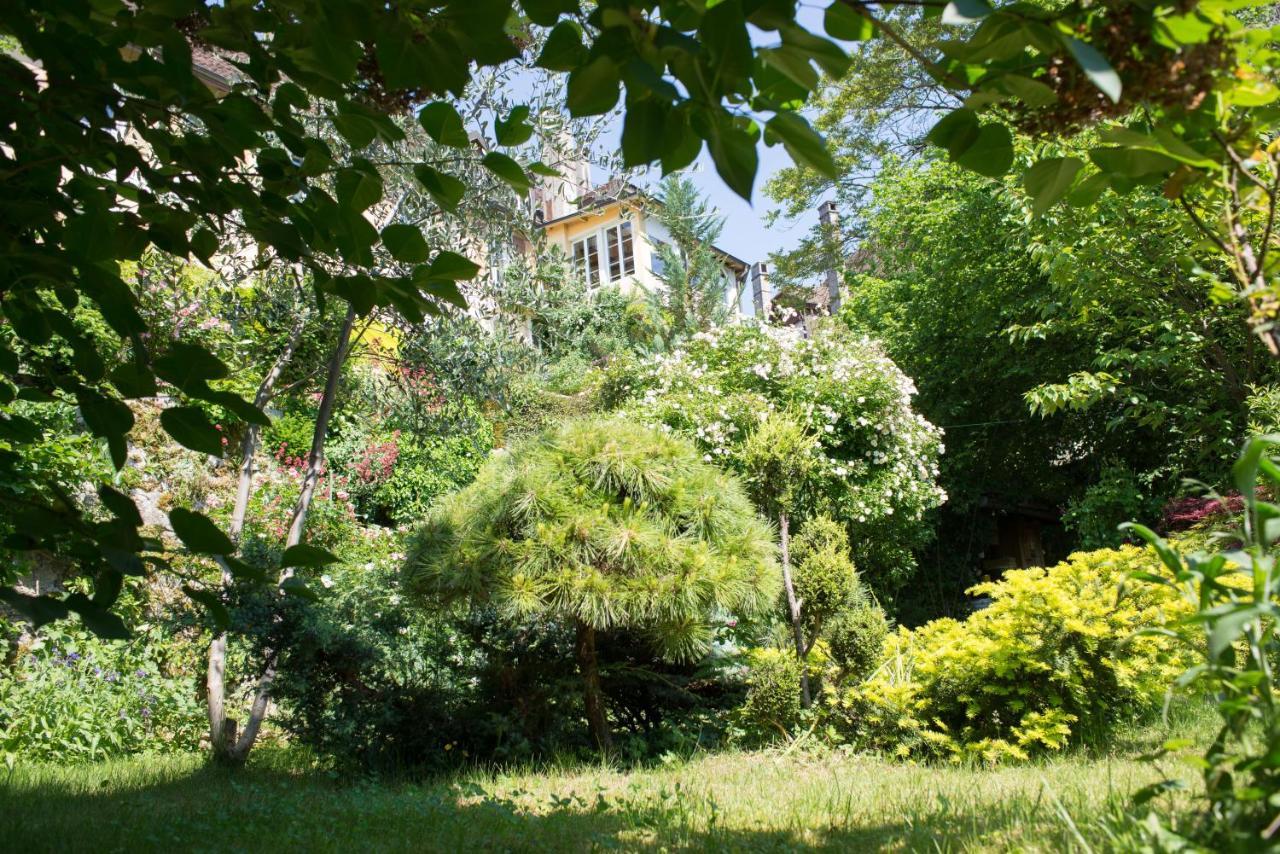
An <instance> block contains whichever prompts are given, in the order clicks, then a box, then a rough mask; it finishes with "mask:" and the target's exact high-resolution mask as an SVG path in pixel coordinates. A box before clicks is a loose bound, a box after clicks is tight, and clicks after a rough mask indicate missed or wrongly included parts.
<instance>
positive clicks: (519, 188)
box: [480, 151, 533, 196]
mask: <svg viewBox="0 0 1280 854" xmlns="http://www.w3.org/2000/svg"><path fill="white" fill-rule="evenodd" d="M480 162H481V163H483V164H484V168H486V169H488V170H489V171H490V172H492V173H493V174H495V175H497V176H498V177H499V178H501V179H502V180H503V181H506V182H507V183H508V184H509V185H510V186H511V189H513V190H515V191H516V193H517V194H519V195H522V196H523V195H524V194H526V193H528V192H529V190H530V189H531V188H532V187H533V183H532V182H531V181H530V180H529V176H528V175H526V174H525V171H524V169H523V168H522V167H521V166H520V164H519V163H517V162H516V161H514V160H512V159H511V158H510V157H508V156H507V155H505V154H503V153H501V152H499V151H490V152H489V153H488V154H486V155H485V156H484V159H483V160H481V161H480Z"/></svg>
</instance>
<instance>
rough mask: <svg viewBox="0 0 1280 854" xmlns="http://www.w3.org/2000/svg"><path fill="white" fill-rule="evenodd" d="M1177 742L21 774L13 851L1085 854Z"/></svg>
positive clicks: (10, 818)
mask: <svg viewBox="0 0 1280 854" xmlns="http://www.w3.org/2000/svg"><path fill="white" fill-rule="evenodd" d="M1207 725H1208V719H1207V718H1202V719H1198V720H1197V722H1196V727H1197V728H1198V729H1199V730H1201V731H1203V730H1204V729H1205V728H1206V727H1207ZM1179 729H1181V730H1182V731H1184V732H1185V726H1181V727H1179ZM1168 735H1169V734H1168V732H1167V731H1166V730H1165V729H1164V728H1163V727H1159V726H1150V727H1146V728H1144V729H1142V730H1141V731H1134V732H1131V733H1127V734H1124V735H1122V736H1120V737H1117V739H1116V741H1115V742H1114V744H1115V752H1108V751H1106V750H1094V751H1092V752H1088V753H1086V752H1074V753H1069V754H1065V755H1062V756H1058V757H1055V758H1053V759H1050V760H1046V761H1043V762H1039V763H1032V764H1025V765H1017V766H1003V767H997V768H984V767H968V768H966V767H946V766H930V765H907V764H902V763H898V762H894V761H891V760H885V759H880V758H876V757H870V756H858V755H852V756H843V755H841V754H838V753H832V752H821V753H804V752H803V751H792V752H790V753H786V752H784V751H758V752H731V753H720V754H712V755H702V756H698V757H693V758H691V759H687V760H679V761H672V762H669V763H666V764H662V765H659V766H656V767H651V768H642V769H634V770H630V771H626V770H619V769H616V768H611V767H608V766H605V765H582V764H576V765H575V764H566V765H560V766H555V765H551V766H542V767H539V768H525V769H508V770H472V771H469V772H465V773H460V774H456V775H453V776H451V777H448V778H441V779H437V780H431V781H424V782H409V781H387V780H362V781H353V780H343V779H338V778H336V777H332V776H330V775H328V774H326V773H325V772H323V771H320V770H316V769H314V768H311V767H308V763H306V762H305V761H303V760H302V759H301V758H300V755H299V754H297V753H291V752H288V751H283V752H281V751H275V752H272V751H267V750H264V751H261V752H260V753H259V754H258V755H257V757H256V758H255V761H254V762H253V763H251V765H250V766H249V767H248V768H246V769H244V770H243V771H241V772H238V773H233V772H229V771H227V770H225V769H219V768H212V767H209V766H207V765H206V764H205V763H204V760H203V758H202V757H200V756H196V755H180V756H155V757H138V758H134V759H128V760H121V761H115V762H108V763H101V764H96V765H87V766H80V767H73V768H56V767H52V766H22V765H19V766H18V767H16V768H15V769H14V770H13V771H12V772H11V773H9V774H8V776H7V778H5V783H4V785H3V786H2V787H0V839H3V840H4V842H5V848H6V849H7V850H11V851H24V852H26V851H31V852H34V851H46V850H58V851H95V852H96V851H116V850H130V851H137V850H166V851H168V850H195V851H214V850H217V851H262V850H276V851H278V850H315V851H350V850H385V851H475V850H481V851H592V850H652V849H668V850H672V849H675V850H698V851H733V850H749V851H785V850H793V849H798V848H817V849H828V850H877V849H889V850H913V851H924V850H927V851H939V850H941V851H951V850H999V849H1018V850H1036V851H1063V850H1073V849H1074V850H1083V849H1085V847H1086V846H1088V847H1090V848H1102V847H1106V843H1107V840H1108V834H1109V832H1110V831H1111V828H1112V827H1114V821H1113V819H1114V817H1115V816H1116V815H1118V813H1119V811H1120V810H1121V809H1122V807H1123V805H1124V803H1125V802H1126V798H1127V795H1128V794H1129V793H1130V792H1132V791H1133V790H1135V789H1136V788H1138V787H1140V786H1142V785H1145V784H1147V783H1149V782H1152V781H1154V780H1155V779H1157V778H1158V777H1159V772H1158V771H1157V770H1156V769H1154V768H1152V767H1151V766H1150V765H1149V764H1147V763H1145V762H1143V761H1141V760H1140V759H1138V758H1137V753H1138V752H1140V750H1141V749H1142V748H1144V747H1145V746H1151V745H1154V744H1157V743H1159V742H1160V741H1162V740H1163V739H1164V738H1166V737H1168ZM1183 773H1184V776H1187V777H1188V782H1189V783H1192V784H1194V780H1192V779H1190V778H1191V776H1192V774H1193V772H1191V771H1190V770H1185V771H1184V772H1183Z"/></svg>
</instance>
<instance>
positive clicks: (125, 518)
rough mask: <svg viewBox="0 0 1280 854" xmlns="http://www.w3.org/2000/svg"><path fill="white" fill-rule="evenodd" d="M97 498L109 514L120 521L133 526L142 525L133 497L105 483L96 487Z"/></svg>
mask: <svg viewBox="0 0 1280 854" xmlns="http://www.w3.org/2000/svg"><path fill="white" fill-rule="evenodd" d="M98 498H99V499H100V500H101V501H102V503H103V506H105V507H106V508H107V509H108V510H110V511H111V514H112V515H113V516H115V517H116V518H117V519H119V520H120V521H122V522H125V523H126V524H128V525H132V526H133V527H135V528H138V527H141V526H142V515H141V514H140V513H138V507H137V505H136V504H134V503H133V499H132V498H130V497H129V496H127V495H125V494H124V493H123V492H120V491H118V490H116V489H113V488H112V487H110V486H107V485H106V484H105V483H104V484H101V485H99V487H98Z"/></svg>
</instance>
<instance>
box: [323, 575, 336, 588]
mask: <svg viewBox="0 0 1280 854" xmlns="http://www.w3.org/2000/svg"><path fill="white" fill-rule="evenodd" d="M320 583H321V584H322V585H324V587H325V588H326V589H327V588H330V587H332V586H333V579H332V578H331V577H329V576H328V575H322V576H320Z"/></svg>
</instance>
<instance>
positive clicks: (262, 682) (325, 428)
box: [227, 307, 356, 765]
mask: <svg viewBox="0 0 1280 854" xmlns="http://www.w3.org/2000/svg"><path fill="white" fill-rule="evenodd" d="M355 320H356V312H355V309H354V308H351V307H348V308H347V316H346V317H345V318H344V319H343V321H342V328H341V329H340V330H339V332H338V340H337V342H336V343H335V344H334V348H333V355H332V356H330V357H329V364H328V368H327V370H328V376H327V377H326V379H325V386H324V393H323V394H322V395H321V397H320V411H319V413H317V415H316V426H315V430H314V432H313V433H312V435H311V452H310V453H309V454H308V455H307V470H306V473H305V474H304V475H303V478H302V491H301V492H300V493H299V494H298V501H297V503H296V504H294V507H293V520H292V521H291V522H290V524H289V534H288V536H287V537H285V541H284V547H285V548H286V549H287V548H289V547H290V546H296V545H298V544H299V543H301V542H302V535H303V533H304V532H305V531H306V527H307V514H308V513H309V512H310V511H311V500H312V499H313V498H314V497H315V493H316V483H317V482H318V481H319V480H320V470H321V468H322V467H323V465H324V445H325V438H326V437H327V435H328V432H329V419H330V418H331V417H332V416H333V409H334V405H335V404H336V402H337V397H338V385H339V381H340V380H341V378H342V365H343V363H344V362H345V361H346V358H347V352H348V350H349V349H350V346H351V331H352V329H353V327H354V326H355ZM292 575H293V570H292V569H288V568H286V569H285V570H284V571H283V572H281V573H280V579H279V583H280V584H283V583H284V582H285V581H286V580H288V579H289V578H290V577H291V576H292ZM266 659H267V660H266V665H265V667H264V668H263V671H262V675H261V676H260V677H258V689H257V692H256V693H255V695H254V698H253V706H252V708H251V709H250V710H249V720H248V722H247V723H246V724H245V727H244V731H243V732H241V733H240V737H239V739H237V740H236V743H235V746H234V747H233V748H231V749H230V750H229V751H228V754H227V759H228V760H229V761H230V762H231V763H232V764H236V765H242V764H244V762H245V760H246V759H248V758H249V751H251V750H252V749H253V744H254V742H255V741H256V740H257V738H258V730H259V729H260V728H261V727H262V721H263V718H265V717H266V714H267V708H268V707H269V706H270V704H271V686H272V685H273V684H274V683H275V678H276V662H277V661H278V660H279V652H278V651H277V650H268V651H267V655H266Z"/></svg>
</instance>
